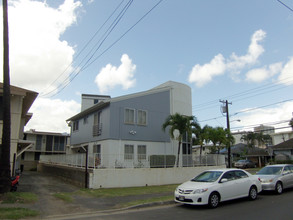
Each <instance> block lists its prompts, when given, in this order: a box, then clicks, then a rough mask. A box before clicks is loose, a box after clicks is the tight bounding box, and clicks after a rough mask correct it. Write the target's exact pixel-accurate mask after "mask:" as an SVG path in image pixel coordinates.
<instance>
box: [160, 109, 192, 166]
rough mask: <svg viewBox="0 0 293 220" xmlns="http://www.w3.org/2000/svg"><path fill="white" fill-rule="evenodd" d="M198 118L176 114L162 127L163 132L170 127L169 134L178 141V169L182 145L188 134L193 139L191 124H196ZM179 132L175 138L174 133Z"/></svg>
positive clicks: (170, 116) (169, 117) (167, 119)
mask: <svg viewBox="0 0 293 220" xmlns="http://www.w3.org/2000/svg"><path fill="white" fill-rule="evenodd" d="M196 123H197V121H196V118H195V117H194V116H185V115H181V114H179V113H175V114H174V115H169V116H168V117H167V118H166V120H165V122H164V123H163V125H162V130H163V131H165V130H166V128H167V127H168V126H169V127H170V128H169V134H170V136H171V138H172V139H176V140H178V153H177V162H176V165H177V167H178V166H179V155H180V147H181V143H182V139H183V136H184V135H185V134H187V137H188V138H191V134H192V131H191V124H196ZM175 131H178V135H177V136H176V137H175V135H174V132H175Z"/></svg>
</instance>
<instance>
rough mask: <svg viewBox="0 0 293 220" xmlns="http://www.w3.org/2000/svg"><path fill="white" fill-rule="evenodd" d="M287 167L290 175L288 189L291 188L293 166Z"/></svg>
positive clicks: (292, 183)
mask: <svg viewBox="0 0 293 220" xmlns="http://www.w3.org/2000/svg"><path fill="white" fill-rule="evenodd" d="M288 167H289V170H290V174H289V187H293V166H292V165H290V166H288Z"/></svg>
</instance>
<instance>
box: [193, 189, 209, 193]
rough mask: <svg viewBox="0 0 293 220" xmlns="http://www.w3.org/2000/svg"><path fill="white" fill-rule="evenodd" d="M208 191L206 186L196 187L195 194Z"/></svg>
mask: <svg viewBox="0 0 293 220" xmlns="http://www.w3.org/2000/svg"><path fill="white" fill-rule="evenodd" d="M206 191H208V188H205V189H196V190H194V191H193V194H200V193H204V192H206Z"/></svg>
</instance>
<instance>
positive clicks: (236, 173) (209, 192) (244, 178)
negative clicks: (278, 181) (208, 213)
mask: <svg viewBox="0 0 293 220" xmlns="http://www.w3.org/2000/svg"><path fill="white" fill-rule="evenodd" d="M261 189H262V188H261V183H260V181H259V180H258V178H257V176H255V175H251V174H250V173H248V172H246V171H245V170H241V169H231V168H230V169H228V168H227V169H217V170H207V171H204V172H202V173H201V174H199V175H198V176H196V177H194V178H193V179H192V180H190V181H187V182H185V183H183V184H181V185H179V186H178V187H177V188H176V190H175V192H174V200H175V202H178V203H184V204H191V205H209V206H210V207H211V208H216V207H217V206H218V205H219V203H220V202H222V201H226V200H232V199H237V198H241V197H249V198H250V199H251V200H255V199H256V198H257V195H258V193H259V192H260V191H261Z"/></svg>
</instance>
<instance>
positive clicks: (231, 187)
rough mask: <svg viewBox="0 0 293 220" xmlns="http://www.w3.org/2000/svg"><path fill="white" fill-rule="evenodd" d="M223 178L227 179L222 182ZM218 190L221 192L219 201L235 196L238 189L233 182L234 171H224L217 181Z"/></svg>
mask: <svg viewBox="0 0 293 220" xmlns="http://www.w3.org/2000/svg"><path fill="white" fill-rule="evenodd" d="M223 179H226V180H227V181H226V182H222V180H223ZM218 191H219V193H220V194H221V201H225V200H230V199H234V198H237V195H238V189H237V185H236V184H235V175H234V171H227V172H226V173H224V175H223V176H222V178H221V179H220V181H219V187H218Z"/></svg>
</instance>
